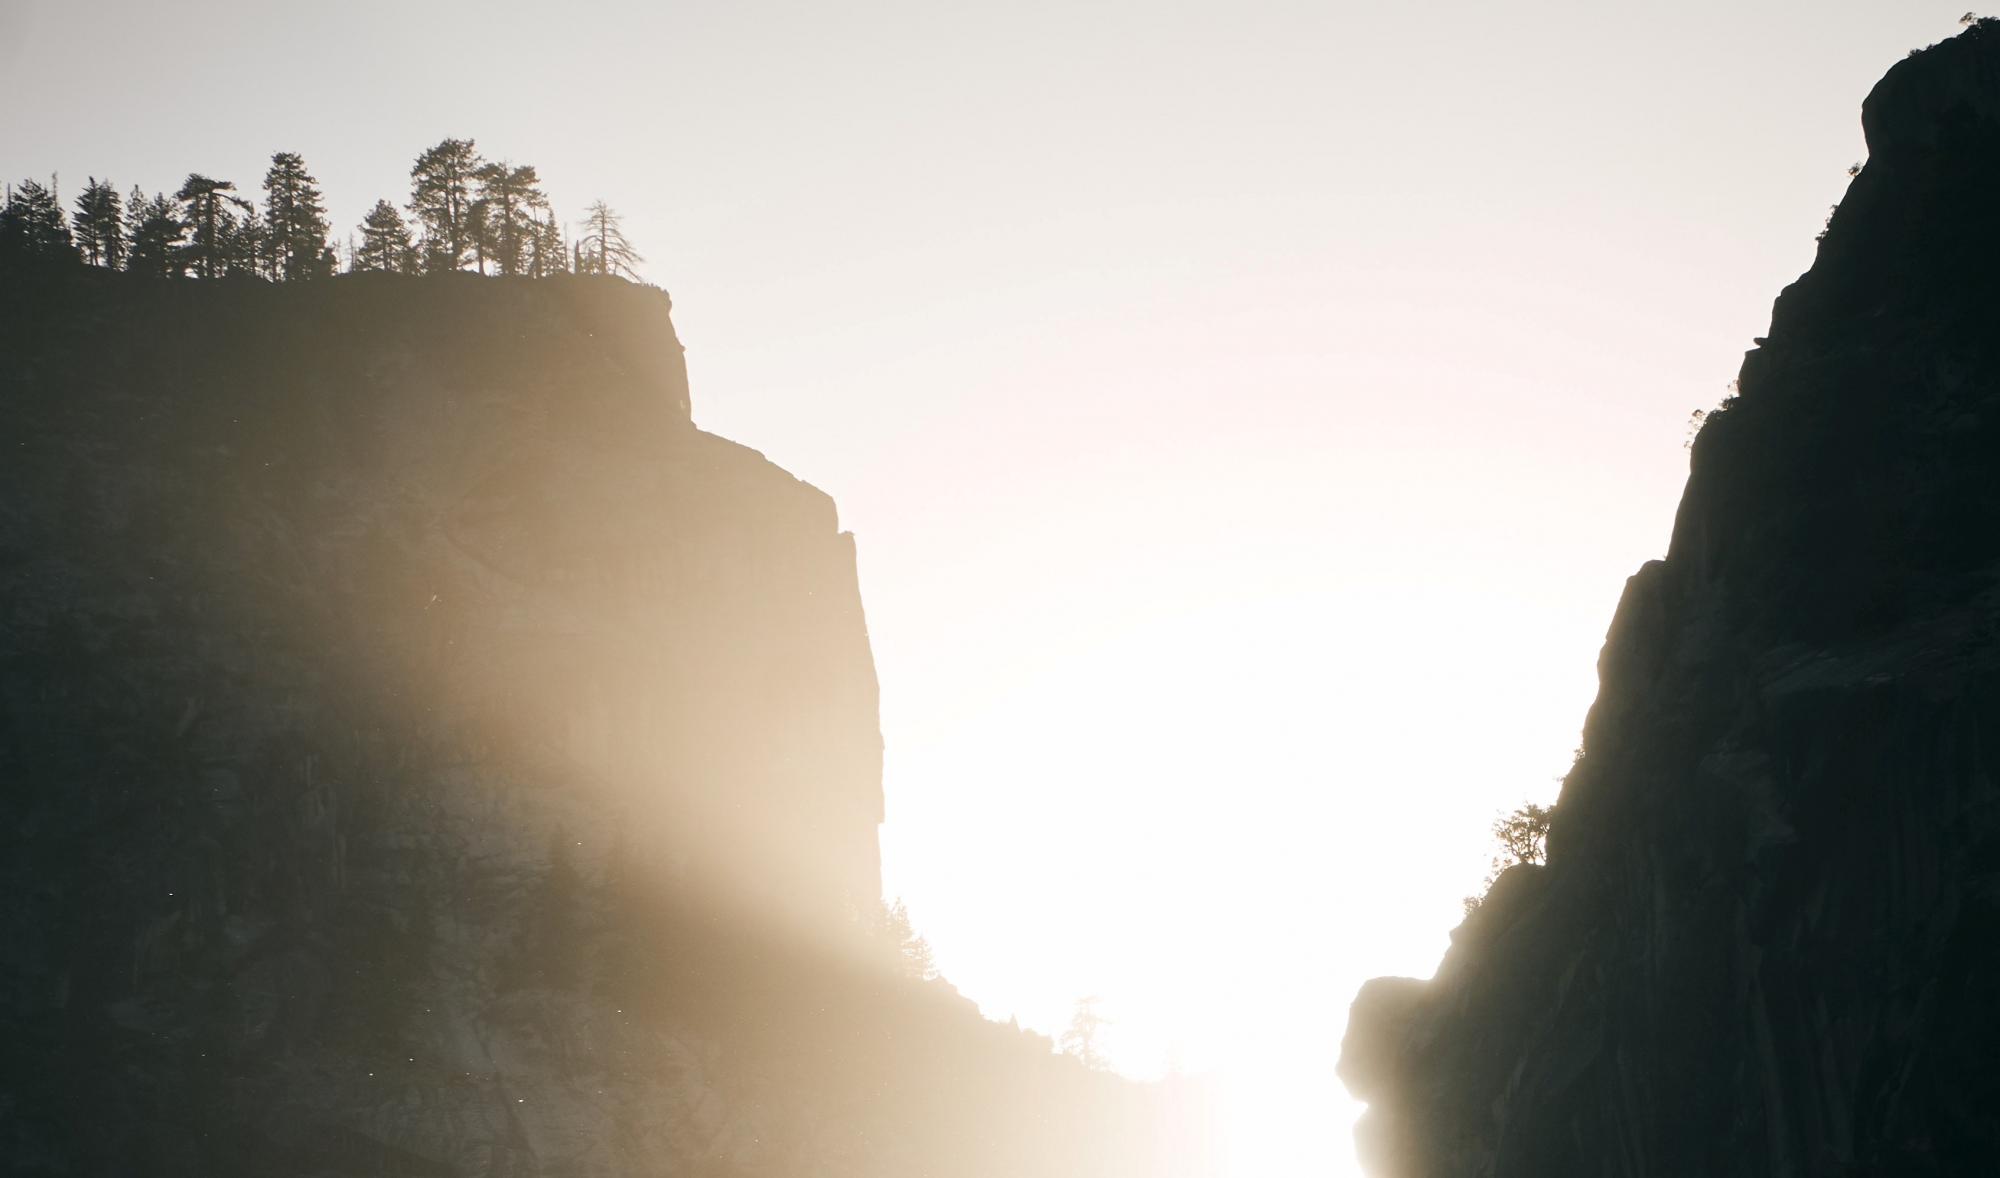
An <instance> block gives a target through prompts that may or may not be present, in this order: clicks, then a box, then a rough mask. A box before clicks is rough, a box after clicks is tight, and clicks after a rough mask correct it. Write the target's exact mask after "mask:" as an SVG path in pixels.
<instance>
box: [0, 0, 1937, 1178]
mask: <svg viewBox="0 0 2000 1178" xmlns="http://www.w3.org/2000/svg"><path fill="white" fill-rule="evenodd" d="M1964 3H1965V0H1953V2H1952V3H1949V4H1946V3H1935V2H1929V0H1874V2H1862V0H1842V2H1827V0H1817V2H1813V3H1805V2H1787V3H1779V2H1761V3H1760V2H1745V0H1732V2H1724V0H1683V2H1682V3H1678V4H1674V5H1653V6H1645V7H1644V8H1641V7H1638V6H1630V5H1615V4H1605V3H1602V2H1601V0H1599V2H1597V3H1583V2H1581V0H1576V2H1566V0H1544V2H1539V3H1511V4H1510V3H1499V2H1495V0H1485V2H1481V3H1465V2H1458V0H1438V2H1428V3H1408V4H1391V3H1370V4H1346V3H1336V2H1332V0H1320V2H1318V3H1303V2H1299V3H1282V2H1259V0H1247V2H1246V0H1235V2H1222V0H1205V2H1202V3H1160V2H1151V3H1138V2H1116V0H1114V2H1103V3H1091V2H1088V0H1065V2H1062V3H1044V2H1041V0H1009V2H1007V3H988V4H978V5H973V4H964V3H950V2H944V3H939V2H936V0H933V2H930V3H917V2H915V0H909V2H904V3H826V2H824V0H819V2H806V0H797V2H792V3H758V2H755V0H750V2H739V3H731V4H702V5H695V4H639V3H593V2H590V0H572V2H570V3H566V4H559V5H549V4H536V5H513V4H503V3H494V2H491V0H485V2H480V3H454V4H404V3H393V4H392V3H379V2H377V3H349V4H342V5H323V4H315V5H283V4H272V3H269V2H267V0H266V2H259V3H221V2H207V3H184V4H171V3H145V4H139V3H123V2H112V3H99V4H96V5H93V6H92V12H93V14H94V15H93V18H92V19H91V20H90V21H89V22H88V25H87V27H86V25H85V24H84V23H82V22H80V21H79V20H78V19H77V17H76V11H75V9H74V6H72V5H65V4H59V3H50V2H46V0H0V77H5V78H7V79H8V81H7V101H6V103H5V105H4V106H0V170H4V174H5V175H6V176H7V177H8V178H13V179H18V178H21V177H24V176H30V175H32V176H46V175H47V174H48V173H50V172H51V171H55V172H59V173H60V174H61V177H62V185H63V191H64V193H65V194H66V196H68V195H73V194H74V192H75V191H76V190H77V189H78V188H79V187H80V186H81V184H82V182H83V180H84V178H85V176H86V175H97V176H109V177H110V178H111V179H113V180H115V181H116V182H117V183H118V185H119V187H120V189H121V191H122V190H125V189H127V188H129V187H130V186H131V185H132V184H133V183H139V184H142V185H144V186H145V187H146V188H148V189H149V190H151V189H156V188H164V189H168V190H171V189H172V188H173V187H175V186H177V185H178V183H179V181H180V180H181V178H182V177H184V176H185V175H186V173H188V172H189V171H202V172H206V173H208V174H211V175H216V176H221V177H225V178H232V179H235V180H236V181H237V182H238V183H239V184H241V185H244V186H245V187H254V186H255V184H256V183H257V181H258V180H259V179H260V178H261V176H262V175H263V171H264V167H265V165H266V163H267V161H268V159H269V156H270V154H271V153H272V152H273V151H277V150H292V151H298V152H300V153H302V154H303V155H304V156H305V158H306V160H307V163H308V165H309V166H310V167H311V168H312V170H313V171H314V172H315V173H316V174H317V175H318V176H319V178H320V179H321V180H322V181H323V182H324V184H325V187H326V189H327V192H328V196H329V198H330V202H331V204H332V209H333V213H334V219H335V222H336V224H337V225H338V226H339V227H341V229H342V230H343V231H345V230H346V229H348V228H349V227H351V226H352V225H353V224H354V223H355V222H357V221H358V220H359V219H360V217H361V215H362V213H363V212H364V211H365V210H366V208H367V207H368V206H369V205H370V204H372V203H373V202H374V200H375V199H376V198H377V197H384V196H386V197H389V198H391V199H392V200H396V201H398V202H400V201H401V200H403V199H405V197H406V188H407V175H408V170H409V165H410V161H411V159H412V158H413V157H414V156H415V155H416V153H417V152H418V151H419V150H421V149H422V148H424V147H425V146H428V145H429V144H431V143H434V142H436V141H437V140H438V139H440V138H443V137H444V136H446V135H456V136H470V137H473V138H476V139H477V141H478V143H479V146H480V148H481V149H482V150H483V151H485V152H486V153H487V154H488V155H490V156H493V157H496V158H499V157H506V158H510V159H512V160H513V161H515V162H517V163H531V164H534V165H536V166H537V167H538V168H539V169H540V170H541V174H542V176H543V177H544V179H545V180H546V181H547V187H548V189H549V191H550V192H551V194H552V196H553V197H554V198H555V200H556V202H557V207H558V210H559V212H560V213H562V214H564V215H565V216H567V217H568V218H570V219H572V220H573V219H575V218H576V217H577V216H578V215H579V214H580V212H581V209H582V207H583V205H584V204H585V203H587V202H588V201H589V200H591V199H594V198H597V197H600V196H601V197H603V198H605V199H607V200H609V201H610V202H611V203H612V205H613V206H614V207H616V208H618V209H620V210H621V211H623V212H624V213H625V214H626V217H627V221H626V228H627V230H628V234H629V236H630V237H631V238H632V239H633V242H634V244H635V245H636V246H637V247H638V248H639V249H640V250H641V251H642V252H643V253H645V254H646V255H647V257H648V258H649V259H650V262H649V264H648V265H647V266H646V267H645V270H646V275H647V277H648V278H649V279H650V280H651V281H653V282H655V283H658V284H660V285H662V286H664V287H666V288H667V289H668V290H670V291H671V292H672V293H673V295H674V299H675V303H676V314H675V318H676V321H677V323H678V325H679V328H680V332H681V335H682V337H683V339H684V340H685V341H686V343H687V346H688V358H689V364H690V368H691V371H692V376H693V385H694V388H693V399H694V411H695V417H696V420H697V422H698V423H699V424H701V425H702V426H703V427H704V428H707V429H709V430H712V431H714V432H717V433H720V434H723V435H724V436H727V437H730V438H733V439H736V440H738V441H741V442H744V443H746V444H748V445H751V446H753V447H756V448H758V449H760V450H763V451H764V452H765V453H766V454H768V455H769V456H770V457H771V458H772V459H774V460H775V461H777V462H778V463H780V464H781V465H783V466H785V467H786V468H787V469H789V470H791V471H793V472H794V473H796V474H798V475H799V476H800V477H802V478H805V479H807V480H808V481H810V482H812V483H814V484H816V485H818V486H820V487H822V488H824V489H826V490H827V491H828V492H830V493H831V494H832V495H833V496H834V497H835V498H836V499H837V500H838V502H839V504H840V509H841V517H842V522H843V526H845V527H847V528H850V529H852V530H853V531H854V532H855V533H856V534H857V536H858V539H859V545H860V552H861V576H862V593H863V597H864V599H865V601H866V605H867V609H868V617H869V626H870V632H871V634H872V636H873V641H874V648H875V656H876V661H877V664H878V667H879V670H880V675H881V679H882V690H883V728H884V734H885V737H886V740H887V745H888V770H887V773H888V778H887V788H888V813H889V818H888V824H887V825H886V827H885V828H884V830H883V843H884V851H885V858H886V871H887V876H888V880H887V883H888V888H889V890H890V892H891V894H900V895H901V896H903V897H904V898H905V899H906V901H907V902H908V905H909V908H910V911H911V913H912V914H913V916H914V918H915V920H916V922H917V924H918V926H919V927H920V928H921V929H922V930H923V931H925V932H926V933H928V934H929V936H930V938H931V940H932V941H933V943H934V944H935V946H936V949H937V951H938V957H939V960H940V962H941V963H942V965H943V967H944V969H945V971H946V973H947V974H948V975H949V976H950V977H951V978H953V979H954V981H955V982H956V983H957V984H958V985H959V986H960V988H961V989H963V990H964V991H965V992H966V993H968V994H969V995H971V996H972V997H974V998H976V999H977V1000H978V1001H979V1002H980V1003H981V1005H982V1006H983V1007H984V1008H985V1009H986V1010H987V1011H988V1012H989V1013H990V1014H992V1015H993V1016H995V1017H999V1018H1005V1017H1007V1016H1008V1015H1009V1014H1017V1015H1018V1016H1019V1017H1020V1018H1021V1020H1022V1022H1024V1023H1027V1024H1031V1025H1035V1026H1039V1027H1042V1028H1044V1029H1047V1030H1050V1031H1059V1030H1060V1029H1061V1027H1062V1025H1063V1024H1064V1022H1065V1021H1066V1019H1067V1016H1068V1011H1069V1006H1070V1003H1071V1001H1072V1000H1073V999H1074V998H1076V997H1077V996H1078V995H1081V994H1084V993H1099V994H1102V995H1104V997H1105V1010H1106V1012H1107V1013H1108V1014H1109V1015H1110V1016H1111V1017H1112V1018H1114V1019H1116V1020H1117V1023H1116V1026H1115V1027H1114V1028H1113V1032H1114V1034H1115V1035H1116V1040H1115V1042H1114V1043H1113V1049H1114V1052H1115V1054H1116V1056H1117V1058H1118V1061H1119V1063H1120V1065H1121V1066H1122V1067H1123V1068H1125V1069H1127V1070H1129V1071H1131V1072H1133V1073H1134V1074H1148V1073H1154V1072H1157V1071H1158V1070H1159V1069H1160V1068H1161V1067H1162V1066H1163V1065H1164V1063H1165V1061H1166V1060H1167V1058H1168V1056H1169V1053H1170V1052H1172V1053H1174V1054H1175V1055H1176V1056H1177V1058H1179V1059H1180V1060H1181V1061H1182V1062H1184V1063H1185V1064H1186V1065H1187V1066H1188V1067H1189V1068H1191V1069H1213V1070H1216V1071H1218V1072H1219V1073H1220V1074H1222V1075H1223V1076H1224V1077H1225V1078H1226V1079H1227V1081H1228V1082H1229V1083H1230V1084H1231V1085H1232V1088H1231V1091H1232V1093H1233V1096H1234V1100H1235V1110H1236V1111H1235V1113H1234V1114H1233V1116H1232V1129H1233V1131H1234V1138H1235V1141H1234V1149H1235V1154H1234V1156H1235V1159H1236V1166H1235V1169H1234V1170H1233V1171H1232V1173H1233V1175H1236V1176H1239V1178H1253V1176H1263V1175H1290V1174H1328V1173H1333V1174H1349V1173H1353V1172H1354V1171H1353V1170H1352V1161H1351V1152H1350V1147H1349V1144H1348V1141H1347V1136H1346V1132H1345V1126H1346V1124H1347V1122H1348V1121H1350V1120H1351V1118H1352V1116H1353V1115H1354V1112H1355V1108H1354V1106H1353V1105H1351V1103H1350V1102H1348V1101H1347V1100H1346V1098H1345V1096H1344V1094H1343V1093H1342V1092H1341V1090H1340V1088H1339V1085H1338V1083H1337V1081H1336V1080H1335V1079H1334V1078H1333V1073H1332V1067H1333V1061H1334V1057H1335V1054H1336V1052H1337V1050H1338V1039H1339V1036H1340V1033H1341V1030H1342V1028H1343V1026H1344V1024H1345V1020H1346V1007H1347V1003H1348V1001H1349V1000H1350V999H1351V997H1352V995H1353V992H1354V990H1355V988H1356V987H1357V986H1358V985H1359V984H1360V982H1361V981H1362V980H1363V979H1365V978H1367V977H1370V976H1373V975H1376V974H1382V973H1408V974H1416V975H1425V974H1428V973H1429V972H1430V971H1431V969H1432V968H1433V967H1434V966H1435V964H1436V962H1437V958H1438V956H1439V954H1440V953H1441V951H1442V950H1443V948H1444V946H1445V944H1446V934H1447V933H1448V931H1449V930H1450V928H1451V927H1452V925H1453V924H1455V923H1456V921H1457V918H1458V909H1459V899H1460V897H1461V896H1463V895H1464V894H1465V893H1466V892H1468V891H1470V890H1472V889H1473V888H1475V887H1476V885H1477V884H1478V882H1479V879H1480V877H1481V876H1482V875H1483V873H1484V871H1485V868H1486V860H1487V857H1488V854H1489V850H1488V846H1487V844H1488V841H1489V838H1488V835H1487V826H1488V824H1489V823H1490V822H1491V820H1492V818H1493V816H1494V814H1495V813H1496V812H1498V811H1500V810H1503V809H1506V808H1509V807H1511V806H1513V805H1516V804H1518V803H1519V802H1521V801H1523V800H1526V799H1531V798H1532V799H1539V800H1546V799H1548V798H1550V797H1551V796H1552V795H1553V793H1554V790H1555V781H1554V779H1555V778H1556V776H1557V775H1559V774H1560V773H1561V772H1562V771H1563V769H1564V768H1565V767H1566V765H1567V763H1568V760H1569V754H1570V750H1571V749H1572V748H1573V747H1574V745H1575V743H1576V738H1577V732H1578V729H1579V727H1580V725H1581V722H1582V718H1583V713H1584V709H1585V708H1586V707H1587V705H1588V704H1589V701H1590V699H1591V696H1592V694H1593V692H1594V691H1595V687H1596V680H1595V671H1594V662H1595V659H1596V655H1597V648H1598V645H1599V643H1600V642H1601V640H1602V638H1603V633H1604V629H1605V626H1606V624H1607V623H1608V622H1609V620H1610V616H1611V611H1612V607H1613V606H1614V605H1615V604H1616V601H1617V597H1618V592H1619V589H1620V587H1621V585H1622V583H1623V580H1624V578H1625V577H1626V576H1627V575H1629V574H1630V573H1631V572H1632V571H1633V570H1634V569H1635V568H1637V566H1638V565H1639V564H1640V562H1642V561H1644V560H1646V559H1648V558H1651V557H1655V556H1658V555H1660V554H1661V553H1662V552H1663V551H1664V549H1665V545H1666V540H1667V535H1668V529H1669V526H1670V524H1671V520H1672V512H1673V507H1674V504H1675V501H1676V499H1677V498H1678V495H1679V492H1680V485H1681V482H1682V479H1683V478H1684V477H1685V474H1686V452H1685V450H1684V449H1683V446H1682V443H1683V441H1684V440H1685V437H1686V432H1687V419H1688V415H1689V413H1690V412H1691V411H1693V410H1695V409H1697V408H1705V407H1708V406H1711V405H1713V404H1714V403H1715V402H1716V401H1717V400H1718V399H1719V398H1720V397H1721V396H1722V395H1723V394H1724V391H1725V386H1726V385H1727V383H1728V382H1729V381H1730V379H1731V378H1733V377H1734V376H1735V374H1736V367H1737V364H1738V362H1739V360H1740V358H1741V353H1742V352H1743V351H1744V350H1745V349H1746V348H1747V347H1749V346H1750V339H1751V337H1752V336H1755V335H1759V334H1762V332H1763V330H1764V328H1765V326H1766V325H1767V324H1768V322H1769V311H1770V303H1771V299H1772V298H1773V297H1774V296H1775V295H1776V294H1777V292H1778V290H1779V289H1780V288H1781V287H1782V286H1783V285H1784V284H1785V283H1787V282H1789V281H1791V280H1792V279H1793V278H1794V277H1796V276H1797V275H1798V274H1799V273H1800V272H1801V271H1802V270H1804V269H1805V268H1806V267H1807V266H1808V265H1809V264H1810V263H1811V260H1812V250H1813V235H1814V234H1815V233H1816V232H1817V231H1818V230H1819V228H1820V226H1821V223H1822V221H1823V219H1824V216H1825V214H1826V212H1827V207H1828V206H1829V205H1831V204H1832V203H1833V202H1834V201H1836V200H1837V199H1839V197H1840V194H1841V192H1842V190H1843V188H1844V187H1845V185H1846V182H1847V178H1846V175H1845V170H1846V168H1847V167H1848V165H1849V164H1851V163H1854V162H1856V161H1858V160H1859V159H1861V158H1862V155H1863V146H1862V142H1861V135H1860V128H1859V109H1860V103H1861V99H1862V97H1863V96H1864V95H1865V94H1866V93H1867V91H1868V88H1869V87H1870V86H1871V85H1872V84H1873V83H1874V81H1875V80H1876V79H1877V78H1879V77H1880V76H1881V74H1882V73H1883V72H1884V71H1885V70H1887V69H1888V67H1889V66H1890V65H1892V64H1893V63H1894V62H1895V61H1896V60H1897V59H1899V58H1900V57H1902V56H1903V55H1904V54H1905V53H1906V52H1908V51H1909V50H1910V49H1912V48H1914V47H1917V46H1920V45H1924V44H1928V43H1930V42H1932V41H1935V40H1938V39H1941V38H1943V37H1945V36H1948V35H1950V34H1952V33H1953V32H1955V31H1956V30H1957V25H1956V19H1957V17H1958V15H1959V13H1960V12H1961V11H1963V8H1962V5H1963V4H1964ZM288 13H289V14H290V15H289V16H287V15H286V14H288Z"/></svg>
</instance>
